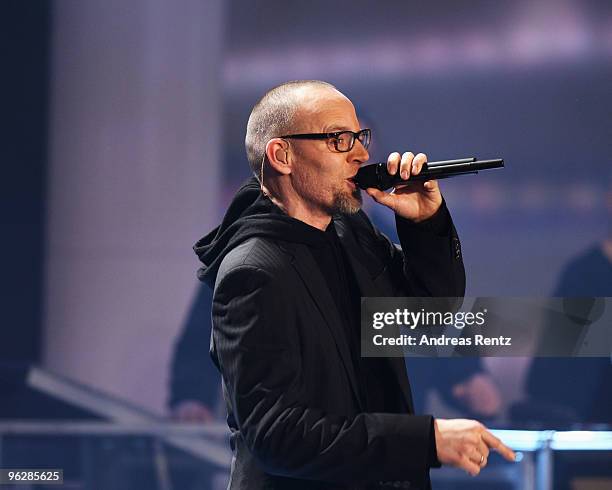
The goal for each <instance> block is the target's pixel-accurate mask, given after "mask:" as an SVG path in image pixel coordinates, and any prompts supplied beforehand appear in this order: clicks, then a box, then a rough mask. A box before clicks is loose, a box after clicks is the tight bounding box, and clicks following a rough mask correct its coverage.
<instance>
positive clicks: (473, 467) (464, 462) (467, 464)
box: [459, 454, 480, 476]
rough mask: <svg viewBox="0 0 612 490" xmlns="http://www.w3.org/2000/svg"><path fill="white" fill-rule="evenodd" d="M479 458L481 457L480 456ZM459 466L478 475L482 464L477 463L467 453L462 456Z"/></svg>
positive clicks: (471, 473) (473, 474)
mask: <svg viewBox="0 0 612 490" xmlns="http://www.w3.org/2000/svg"><path fill="white" fill-rule="evenodd" d="M478 459H480V457H479V458H478ZM459 467H460V468H462V469H464V470H465V471H467V472H468V473H469V474H470V475H472V476H476V475H478V473H480V465H478V464H476V463H475V462H474V461H472V460H471V459H470V458H469V457H468V456H466V455H465V454H464V455H463V456H462V457H461V461H460V462H459Z"/></svg>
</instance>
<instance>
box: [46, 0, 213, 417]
mask: <svg viewBox="0 0 612 490" xmlns="http://www.w3.org/2000/svg"><path fill="white" fill-rule="evenodd" d="M54 5H55V12H54V16H53V17H54V26H53V27H54V35H53V62H52V74H53V76H52V81H51V104H52V106H51V124H50V130H51V133H50V155H51V159H50V162H51V163H50V171H49V172H50V173H49V189H48V227H47V237H48V242H47V243H46V244H43V251H42V252H41V253H45V254H46V258H47V269H46V271H47V274H46V275H47V277H46V320H45V340H44V353H45V355H44V364H45V366H46V367H48V368H49V369H51V370H53V371H56V372H59V373H62V374H66V375H68V376H71V377H73V378H76V379H78V380H80V381H83V382H85V383H88V384H90V385H93V386H94V387H97V388H101V389H103V390H106V391H108V392H111V393H112V394H114V395H118V396H120V397H123V398H125V399H127V400H129V401H131V402H135V403H137V404H140V405H142V406H144V407H146V408H149V409H152V410H154V411H156V412H158V413H160V412H162V411H163V408H164V402H165V397H166V389H167V380H168V362H169V357H170V352H171V347H172V342H173V340H174V337H175V336H176V334H177V332H178V330H179V327H180V324H181V322H182V320H183V316H184V315H185V312H186V309H187V307H188V303H189V301H190V300H191V296H192V293H193V288H194V284H195V271H196V268H197V266H198V262H197V258H196V257H195V255H194V253H193V251H192V250H191V246H192V245H193V243H194V242H195V241H196V239H198V238H199V237H200V236H201V235H203V234H204V233H205V232H206V231H208V230H209V229H211V228H212V227H213V226H214V225H215V224H216V220H217V214H218V213H217V202H218V191H219V176H220V171H219V162H220V142H221V138H220V126H221V125H220V108H221V107H220V106H221V104H220V98H221V90H220V73H221V71H220V68H219V67H220V56H221V42H222V1H221V0H206V1H205V2H204V1H201V0H181V1H180V2H173V1H169V0H130V1H129V2H125V1H121V0H88V1H87V2H83V1H81V0H61V1H58V2H55V4H54ZM202 355H208V353H207V352H202Z"/></svg>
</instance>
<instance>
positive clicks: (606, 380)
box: [514, 177, 612, 426]
mask: <svg viewBox="0 0 612 490" xmlns="http://www.w3.org/2000/svg"><path fill="white" fill-rule="evenodd" d="M606 206H607V211H608V223H607V228H608V230H607V237H606V238H604V239H603V240H602V241H600V242H598V243H595V244H593V245H591V246H590V247H588V248H587V249H586V250H585V251H583V252H581V253H579V254H578V255H576V256H575V257H573V258H571V259H570V260H569V261H568V263H567V264H566V265H565V267H564V268H563V270H562V272H561V274H560V277H559V280H558V281H557V285H556V287H555V289H554V292H553V296H555V297H610V296H612V177H611V179H610V185H609V187H608V190H607V195H606ZM545 332H550V334H551V335H554V323H553V324H550V325H549V326H548V328H547V329H546V330H545ZM542 341H543V342H546V339H543V340H542ZM568 387H571V389H569V388H568ZM526 393H527V397H528V398H527V400H526V401H525V403H521V404H520V405H518V406H517V407H515V408H514V417H515V418H516V419H518V420H520V421H528V422H532V423H534V422H535V423H538V424H541V425H545V426H549V425H550V424H551V423H552V424H555V425H559V426H571V425H574V424H593V423H608V424H612V363H611V359H610V358H584V357H581V358H570V359H559V358H536V359H534V360H533V362H532V365H531V368H530V370H529V373H528V378H527V383H526Z"/></svg>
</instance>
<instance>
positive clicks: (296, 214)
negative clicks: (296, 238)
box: [262, 186, 332, 231]
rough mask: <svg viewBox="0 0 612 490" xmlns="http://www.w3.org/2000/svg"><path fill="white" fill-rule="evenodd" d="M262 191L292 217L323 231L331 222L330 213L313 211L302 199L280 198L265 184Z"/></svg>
mask: <svg viewBox="0 0 612 490" xmlns="http://www.w3.org/2000/svg"><path fill="white" fill-rule="evenodd" d="M262 191H263V192H264V193H265V194H266V195H267V196H268V198H269V199H270V200H271V201H272V202H273V203H274V204H275V205H276V206H278V207H279V208H280V209H282V210H283V212H285V213H286V214H288V215H289V216H291V217H292V218H295V219H298V220H300V221H303V222H304V223H306V224H307V225H310V226H313V227H314V228H318V229H319V230H321V231H325V230H326V229H327V227H328V225H329V223H330V222H331V219H332V217H331V215H330V214H329V213H326V212H324V211H322V210H321V211H319V212H317V211H315V210H312V209H310V208H309V207H308V206H306V204H305V203H304V202H303V201H302V200H289V199H287V200H281V199H279V198H277V197H275V196H274V195H273V193H272V192H270V191H269V190H268V189H267V188H266V187H265V186H264V187H263V188H262Z"/></svg>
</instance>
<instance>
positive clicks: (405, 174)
mask: <svg viewBox="0 0 612 490" xmlns="http://www.w3.org/2000/svg"><path fill="white" fill-rule="evenodd" d="M413 160H414V153H412V152H411V151H407V152H405V153H404V154H403V155H402V161H401V162H400V175H401V176H402V179H404V180H406V179H409V178H410V174H411V173H414V172H412V170H411V169H412V161H413Z"/></svg>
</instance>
